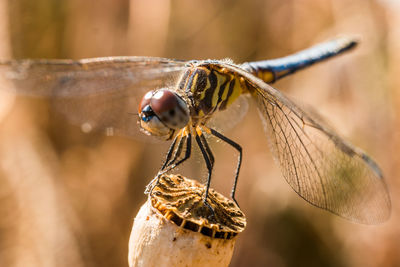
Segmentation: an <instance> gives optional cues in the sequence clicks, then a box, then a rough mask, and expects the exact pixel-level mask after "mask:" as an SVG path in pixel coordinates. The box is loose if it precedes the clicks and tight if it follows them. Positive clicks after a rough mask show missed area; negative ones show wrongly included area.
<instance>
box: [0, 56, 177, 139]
mask: <svg viewBox="0 0 400 267" xmlns="http://www.w3.org/2000/svg"><path fill="white" fill-rule="evenodd" d="M184 69H185V62H184V61H175V60H169V59H163V58H150V57H111V58H94V59H84V60H79V61H73V60H36V61H35V60H21V61H7V62H0V80H3V81H11V82H12V84H13V85H14V86H13V89H14V90H15V91H16V92H17V94H22V95H28V96H37V97H48V98H49V99H50V101H51V104H52V106H53V107H54V108H55V109H56V110H58V111H59V112H61V113H62V114H63V115H65V116H66V117H67V118H68V119H69V121H71V122H72V123H74V124H77V125H79V126H82V129H83V130H84V131H105V132H106V134H108V135H113V134H117V135H124V136H129V137H136V136H139V137H140V136H141V135H143V134H141V133H140V134H139V127H138V126H137V119H138V117H137V115H134V113H137V108H138V102H139V101H140V100H141V98H142V97H143V95H144V94H145V93H146V92H147V91H149V90H153V89H156V88H160V87H170V86H174V85H175V83H176V82H177V79H178V78H179V75H180V73H181V72H182V71H183V70H184ZM7 84H8V85H7ZM0 89H1V90H9V89H10V88H9V83H1V84H0Z"/></svg>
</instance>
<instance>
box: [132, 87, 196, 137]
mask: <svg viewBox="0 0 400 267" xmlns="http://www.w3.org/2000/svg"><path fill="white" fill-rule="evenodd" d="M139 117H140V127H141V128H142V129H143V130H144V132H145V133H146V134H149V135H154V136H158V137H164V138H167V139H168V138H170V137H171V135H172V134H173V132H174V131H175V130H179V129H182V128H183V127H185V126H186V125H187V124H188V122H189V109H188V107H187V105H186V103H185V101H184V100H183V99H182V98H181V97H180V96H179V95H178V94H177V93H175V92H172V91H171V90H168V89H159V90H154V91H150V92H148V93H147V94H145V96H144V97H143V99H142V101H141V102H140V105H139Z"/></svg>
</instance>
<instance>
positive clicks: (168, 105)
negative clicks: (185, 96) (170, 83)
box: [150, 90, 178, 114]
mask: <svg viewBox="0 0 400 267" xmlns="http://www.w3.org/2000/svg"><path fill="white" fill-rule="evenodd" d="M150 105H151V108H152V109H153V111H154V113H156V114H163V113H165V112H169V111H170V110H174V109H175V108H176V107H177V105H178V97H177V96H176V95H175V94H174V93H173V92H171V91H169V90H159V91H158V92H156V93H155V94H154V95H152V97H151V100H150Z"/></svg>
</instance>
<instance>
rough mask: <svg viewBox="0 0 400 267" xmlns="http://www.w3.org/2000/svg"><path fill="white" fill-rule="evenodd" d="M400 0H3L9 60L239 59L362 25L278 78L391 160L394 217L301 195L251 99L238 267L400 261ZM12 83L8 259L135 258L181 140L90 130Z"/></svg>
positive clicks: (5, 193) (198, 169) (238, 133)
mask: <svg viewBox="0 0 400 267" xmlns="http://www.w3.org/2000/svg"><path fill="white" fill-rule="evenodd" d="M397 2H398V1H396V0H393V1H390V0H381V1H379V0H352V1H349V0H304V1H295V0H251V1H249V0H235V1H228V0H224V1H215V0H202V1H188V0H177V1H168V0H131V1H130V0H113V1H111V0H85V1H79V0H68V1H62V0H35V1H31V0H8V1H7V0H0V58H1V59H7V58H73V59H78V58H87V57H99V56H118V55H137V56H161V57H167V58H178V59H187V60H190V59H208V58H212V59H222V58H226V57H229V58H232V59H233V60H234V61H235V62H237V63H240V62H244V61H252V60H261V59H268V58H274V57H280V56H284V55H287V54H289V53H292V52H295V51H298V50H300V49H304V48H306V47H308V46H310V45H312V44H315V43H317V42H320V41H324V40H327V39H329V38H332V37H334V36H336V35H339V34H346V33H355V34H358V35H359V37H360V39H361V45H360V46H359V47H358V48H357V49H356V50H355V51H353V52H351V53H349V54H346V55H345V56H342V57H339V58H337V59H334V60H332V61H329V62H327V63H324V64H321V65H318V66H315V67H313V68H311V69H309V70H307V71H304V72H301V73H297V74H296V75H294V76H293V77H290V78H287V79H284V80H283V81H281V82H279V83H278V84H276V87H278V88H280V89H281V90H282V91H285V92H286V93H287V94H289V95H291V96H292V97H294V98H295V99H297V101H298V102H300V103H306V104H310V105H312V106H313V107H315V108H316V109H318V110H319V111H320V112H321V113H322V114H323V115H325V117H327V118H328V120H329V121H330V122H331V123H332V124H333V125H335V127H336V128H337V129H338V131H339V133H341V134H342V135H344V136H346V137H347V139H349V140H350V141H352V142H353V143H354V144H356V145H358V146H360V147H362V148H363V149H364V150H366V151H367V152H368V153H369V154H370V155H371V156H372V157H373V158H374V159H376V161H377V162H378V163H379V165H380V166H381V167H382V169H383V172H384V174H385V177H386V179H387V183H388V186H389V189H390V192H391V196H392V202H393V213H392V217H391V219H390V220H389V221H388V222H386V223H385V224H382V225H378V226H364V225H359V224H354V223H351V222H348V221H346V220H343V219H341V218H338V217H336V216H334V215H331V214H330V213H328V212H325V211H322V210H319V209H317V208H314V207H312V206H310V205H309V204H307V203H306V202H305V201H303V200H302V199H300V198H299V197H297V195H296V194H295V193H294V192H293V191H292V190H291V189H290V187H289V186H288V185H287V184H286V182H285V181H284V179H283V177H282V175H281V173H280V170H279V169H278V167H277V166H276V165H275V164H274V163H273V160H272V158H271V155H270V153H269V151H268V145H267V140H266V139H265V136H264V133H263V131H262V127H261V121H260V119H259V117H258V114H257V112H256V109H255V108H254V105H251V107H250V110H249V112H248V114H247V116H246V117H245V119H244V120H243V121H242V122H241V123H240V124H239V127H236V128H234V129H233V130H230V131H229V132H226V134H227V136H229V137H231V138H232V139H233V140H236V141H237V142H239V143H240V144H241V145H242V146H243V149H244V162H243V168H242V172H241V176H240V180H239V185H238V194H237V199H238V201H239V203H240V204H241V208H242V209H243V211H244V212H245V213H246V215H247V219H248V227H247V229H246V230H245V232H244V233H243V234H241V236H240V237H239V239H238V242H237V246H236V251H235V254H234V257H233V260H232V263H231V266H254V267H255V266H400V224H399V215H398V214H399V213H398V211H399V209H400V207H399V205H398V204H397V203H398V201H399V197H398V192H399V190H400V182H399V181H398V174H399V171H400V156H399V154H398V151H399V149H400V134H399V131H400V127H399V123H400V121H399V118H398V114H399V108H398V107H399V105H400V93H399V92H400V91H399V88H400V31H399V29H400V27H399V25H400V4H397ZM3 95H4V92H0V118H1V122H0V200H1V202H0V266H98V267H99V266H127V244H128V238H129V233H130V227H131V225H132V220H133V218H134V216H135V214H136V212H137V211H138V209H139V207H140V205H141V204H142V203H143V202H144V201H145V199H146V196H145V195H144V194H143V191H144V187H145V185H146V184H147V183H148V182H149V181H150V180H151V178H152V177H153V175H154V174H155V173H156V172H157V171H158V168H159V167H160V165H161V162H162V159H163V157H164V154H165V153H166V150H167V148H168V144H148V143H143V142H138V141H135V140H129V139H126V138H122V137H105V136H98V135H94V134H83V133H81V132H80V130H79V128H78V127H76V126H73V125H71V124H69V123H68V121H67V120H59V119H55V118H54V116H52V114H51V110H49V109H48V108H46V105H45V104H43V102H41V101H37V100H36V101H34V100H31V99H28V98H24V97H18V98H16V99H14V98H12V97H10V96H9V95H4V96H3ZM250 104H252V103H250ZM230 149H231V148H230V147H228V146H224V145H222V144H219V143H217V144H215V145H214V146H213V150H214V153H215V154H216V169H215V172H214V179H213V181H212V186H213V187H214V188H216V189H217V190H219V191H221V192H223V193H225V194H229V191H230V186H231V183H232V178H233V174H234V168H235V166H236V155H235V154H234V152H233V151H231V150H230ZM179 172H181V173H182V174H184V175H187V176H189V177H192V178H198V179H199V180H204V177H205V174H206V173H205V166H204V163H203V161H202V160H201V158H200V157H194V158H193V159H192V160H191V161H190V162H189V163H188V164H186V166H185V167H184V168H181V169H180V170H179ZM159 256H160V257H161V256H162V255H159Z"/></svg>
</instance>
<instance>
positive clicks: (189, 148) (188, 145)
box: [161, 133, 192, 174]
mask: <svg viewBox="0 0 400 267" xmlns="http://www.w3.org/2000/svg"><path fill="white" fill-rule="evenodd" d="M183 138H185V140H186V151H185V156H184V157H183V158H182V159H180V160H178V162H176V163H171V164H168V166H167V168H166V169H165V170H163V171H162V172H161V174H164V173H166V172H168V171H170V170H172V169H174V168H176V167H177V166H179V165H180V164H182V163H183V162H184V161H186V160H187V159H188V158H190V155H191V153H192V135H191V134H190V133H187V135H185V136H183ZM181 154H182V149H180V152H179V155H178V156H177V157H176V158H178V157H179V156H180V155H181ZM174 158H175V156H174Z"/></svg>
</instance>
